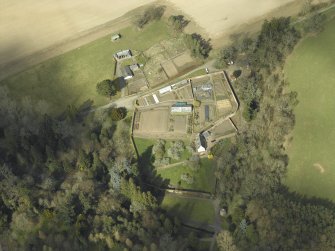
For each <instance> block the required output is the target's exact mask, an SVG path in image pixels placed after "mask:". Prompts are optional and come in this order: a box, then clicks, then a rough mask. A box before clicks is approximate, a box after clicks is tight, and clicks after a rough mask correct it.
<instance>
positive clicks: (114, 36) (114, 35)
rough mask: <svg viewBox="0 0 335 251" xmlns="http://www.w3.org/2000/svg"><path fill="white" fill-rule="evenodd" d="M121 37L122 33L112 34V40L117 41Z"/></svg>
mask: <svg viewBox="0 0 335 251" xmlns="http://www.w3.org/2000/svg"><path fill="white" fill-rule="evenodd" d="M120 38H121V35H120V34H113V35H112V36H111V41H112V42H115V41H116V40H119V39H120Z"/></svg>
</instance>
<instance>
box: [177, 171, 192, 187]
mask: <svg viewBox="0 0 335 251" xmlns="http://www.w3.org/2000/svg"><path fill="white" fill-rule="evenodd" d="M180 179H181V180H182V181H185V182H186V183H187V184H189V185H191V184H193V183H194V178H193V177H192V176H191V175H190V174H189V173H183V174H182V175H180Z"/></svg>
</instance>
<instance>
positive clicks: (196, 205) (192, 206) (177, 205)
mask: <svg viewBox="0 0 335 251" xmlns="http://www.w3.org/2000/svg"><path fill="white" fill-rule="evenodd" d="M162 207H163V208H164V209H165V210H167V211H168V213H170V214H172V215H175V216H178V217H179V218H180V220H181V221H182V222H185V223H187V222H189V221H192V222H196V223H200V224H211V223H213V221H214V217H215V212H214V207H213V205H212V202H211V201H208V200H203V199H191V198H184V197H177V196H173V195H170V194H167V195H165V197H164V200H163V202H162Z"/></svg>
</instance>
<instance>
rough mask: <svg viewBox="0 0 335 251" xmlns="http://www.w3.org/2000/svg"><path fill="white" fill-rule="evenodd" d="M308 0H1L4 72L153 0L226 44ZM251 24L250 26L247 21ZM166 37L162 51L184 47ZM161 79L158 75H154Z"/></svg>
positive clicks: (91, 36)
mask: <svg viewBox="0 0 335 251" xmlns="http://www.w3.org/2000/svg"><path fill="white" fill-rule="evenodd" d="M304 1H305V0H258V1H257V3H255V1H250V0H208V1H192V0H184V1H180V0H165V1H154V0H127V1H124V0H113V1H110V0H98V1H89V0H71V1H68V0H58V1H53V0H40V1H35V0H22V1H13V0H1V5H0V6H1V8H0V37H1V44H0V70H1V71H0V73H1V74H2V75H7V76H8V75H10V74H13V73H15V72H17V71H22V70H23V69H25V67H27V66H31V65H33V64H37V63H40V62H42V61H43V60H46V59H48V58H50V57H54V56H57V55H59V54H62V53H65V52H67V51H69V50H72V49H74V48H78V47H80V46H82V45H84V44H86V43H89V42H91V41H93V40H95V39H98V38H99V37H102V36H104V35H106V34H109V33H111V32H115V31H117V30H119V29H120V28H122V27H123V28H124V27H126V26H128V25H130V24H131V20H132V17H133V15H134V13H131V14H129V15H126V16H123V15H124V14H126V13H127V12H129V11H131V10H133V9H135V8H137V7H140V6H142V5H145V4H149V3H153V2H161V3H163V4H166V5H167V6H168V7H169V8H168V9H167V15H171V14H180V13H183V14H185V15H186V16H187V17H188V18H190V19H191V20H192V21H193V22H191V23H190V24H189V26H188V27H187V29H190V32H198V33H205V34H207V35H208V37H211V38H212V39H213V45H214V46H215V44H217V46H222V44H223V43H224V42H225V43H226V42H227V41H229V39H228V40H227V39H226V38H229V35H230V34H232V33H233V32H241V31H248V32H253V31H255V29H258V28H259V27H260V25H261V22H262V20H264V19H265V18H271V17H272V16H280V15H283V13H285V15H293V14H297V13H298V12H299V11H300V9H301V6H302V4H303V2H304ZM176 8H177V9H176ZM115 19H116V20H115ZM112 20H115V21H113V22H111V21H112ZM253 24H256V25H254V26H253V27H252V31H251V29H250V27H249V26H250V25H253ZM243 27H244V28H243ZM246 27H248V28H246ZM166 43H167V44H162V45H163V46H164V47H165V46H166V45H167V46H166V47H168V49H167V50H166V51H165V52H164V54H167V57H168V58H170V57H173V55H176V54H178V53H181V52H182V51H183V48H182V47H183V44H182V41H181V40H178V39H176V41H172V40H171V41H166ZM170 44H173V45H174V47H171V46H170ZM11 62H12V63H11ZM178 70H180V69H178ZM163 79H164V76H158V77H157V78H154V79H153V81H164V80H163Z"/></svg>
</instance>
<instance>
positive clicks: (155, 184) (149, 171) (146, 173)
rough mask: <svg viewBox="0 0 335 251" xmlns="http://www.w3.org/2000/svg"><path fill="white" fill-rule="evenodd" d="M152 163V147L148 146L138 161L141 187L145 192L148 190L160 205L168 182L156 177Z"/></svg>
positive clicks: (158, 176)
mask: <svg viewBox="0 0 335 251" xmlns="http://www.w3.org/2000/svg"><path fill="white" fill-rule="evenodd" d="M152 162H153V156H152V146H150V147H148V148H147V149H146V150H145V151H144V152H143V153H142V154H141V155H140V156H139V159H138V165H139V171H140V176H141V182H142V183H143V186H142V187H143V188H144V189H145V190H150V191H151V192H152V193H153V194H154V195H155V196H156V197H157V198H158V202H159V203H161V202H162V200H163V198H164V195H165V190H164V188H166V187H168V184H169V183H170V180H167V179H164V178H162V176H161V175H158V174H157V171H156V170H155V167H154V165H153V164H152Z"/></svg>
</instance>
